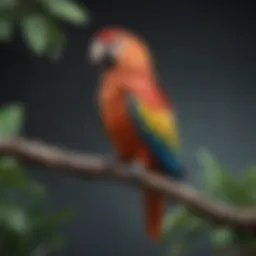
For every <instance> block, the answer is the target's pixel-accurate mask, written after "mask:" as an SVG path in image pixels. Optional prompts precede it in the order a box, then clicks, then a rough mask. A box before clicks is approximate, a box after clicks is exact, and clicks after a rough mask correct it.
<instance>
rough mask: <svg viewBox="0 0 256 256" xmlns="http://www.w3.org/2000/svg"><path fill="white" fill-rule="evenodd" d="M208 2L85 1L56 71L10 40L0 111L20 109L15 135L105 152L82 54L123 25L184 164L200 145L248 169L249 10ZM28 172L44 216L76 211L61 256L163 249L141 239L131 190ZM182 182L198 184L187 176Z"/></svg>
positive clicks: (140, 254) (252, 125)
mask: <svg viewBox="0 0 256 256" xmlns="http://www.w3.org/2000/svg"><path fill="white" fill-rule="evenodd" d="M137 2H138V1H137ZM161 2H163V4H162V3H161ZM211 2H213V1H187V3H185V2H184V1H152V2H148V1H147V2H142V1H141V2H140V3H139V2H138V3H137V4H136V2H133V3H132V2H121V1H119V2H114V1H106V2H104V1H102V4H100V1H98V4H96V3H94V1H87V6H88V7H89V8H90V9H91V12H92V15H93V16H92V18H93V20H92V23H91V25H90V26H89V28H85V29H84V30H80V29H71V28H70V27H69V28H67V34H68V38H69V43H68V47H67V49H66V51H65V54H64V57H63V58H62V59H61V60H60V61H59V62H58V63H56V64H52V65H50V64H49V63H48V61H47V60H44V59H37V58H36V57H33V56H31V55H30V53H28V52H27V50H26V48H25V46H24V45H23V44H22V43H20V42H19V40H18V39H17V40H16V41H15V42H14V43H13V45H9V46H1V48H0V54H1V55H0V56H1V59H0V60H1V83H0V84H1V92H0V102H1V103H4V102H7V101H10V100H21V101H22V102H24V103H26V106H27V111H28V112H27V122H26V127H25V134H26V135H28V136H30V137H33V138H38V139H41V140H44V141H46V142H49V143H53V144H57V145H59V146H65V147H68V148H70V149H76V150H85V151H90V152H97V153H104V154H105V153H108V152H110V151H111V147H110V145H109V143H108V141H107V139H106V138H105V135H104V133H103V132H102V129H101V126H100V122H99V119H98V115H97V108H96V104H95V93H96V72H95V71H94V70H92V69H91V67H89V65H88V63H87V60H86V45H87V41H88V39H89V36H90V34H91V33H92V32H93V31H94V30H95V29H97V28H98V27H100V26H102V25H109V24H110V25H112V24H114V25H116V24H117V25H122V26H126V27H128V28H132V29H134V30H136V31H137V32H139V33H140V34H142V35H143V36H144V37H145V38H146V39H147V40H148V42H149V43H150V45H151V47H152V49H153V51H154V55H155V57H156V60H157V64H158V71H159V74H160V76H161V80H162V84H163V87H165V89H166V90H167V91H168V93H169V94H170V95H171V96H172V98H173V100H174V101H175V105H176V108H177V111H178V117H179V123H180V129H181V135H182V140H183V145H184V151H183V158H184V162H185V164H186V165H187V166H189V168H190V169H191V170H192V171H193V170H196V169H197V163H196V158H195V157H196V150H197V149H198V148H199V147H201V146H206V147H208V148H209V149H211V150H212V151H213V153H215V154H216V155H217V157H218V158H219V159H220V160H221V161H223V162H225V163H226V164H227V165H228V166H229V167H230V168H232V170H233V171H234V172H237V171H239V169H241V168H243V167H245V166H247V165H250V164H252V163H254V162H255V142H256V139H255V131H256V121H255V117H256V108H255V97H256V89H255V88H256V87H255V84H256V75H255V74H256V73H255V65H256V51H255V45H256V40H255V35H256V33H255V17H254V13H255V9H254V8H253V7H252V5H246V4H245V2H244V1H236V2H233V3H232V2H231V1H229V3H228V2H227V1H217V2H216V1H215V4H214V5H213V4H210V3H211ZM218 2H219V3H218ZM31 173H32V176H33V177H35V178H36V179H38V180H40V181H41V182H42V183H43V184H45V185H46V186H47V188H48V194H49V197H48V207H49V208H57V207H59V206H62V205H71V206H74V207H75V208H76V209H77V214H76V217H75V218H74V219H73V221H72V223H71V224H69V225H67V226H65V227H64V228H63V230H64V235H65V237H66V245H65V248H64V252H63V253H62V255H68V256H74V255H77V256H80V255H81V256H82V255H90V256H101V255H102V256H103V255H104V256H105V255H116V256H131V255H133V256H144V255H146V256H156V255H159V256H160V255H165V252H166V249H165V248H162V247H161V246H158V245H155V244H152V243H150V242H149V241H148V240H147V238H146V236H145V234H144V230H143V219H142V218H143V216H142V209H141V203H140V198H139V196H138V191H137V190H136V189H134V188H130V187H128V186H123V185H119V184H109V183H106V182H96V181H95V182H94V181H88V182H85V181H80V180H77V179H75V178H70V177H64V176H61V175H58V174H54V173H50V172H44V171H42V170H41V169H39V168H36V169H33V171H32V172H31ZM190 178H191V179H192V180H197V179H198V177H196V176H195V175H194V174H193V172H191V173H190ZM208 250H209V249H208V246H207V244H202V245H201V246H199V248H198V249H197V250H196V251H195V252H193V253H192V252H191V254H190V255H198V254H199V253H202V255H209V251H208Z"/></svg>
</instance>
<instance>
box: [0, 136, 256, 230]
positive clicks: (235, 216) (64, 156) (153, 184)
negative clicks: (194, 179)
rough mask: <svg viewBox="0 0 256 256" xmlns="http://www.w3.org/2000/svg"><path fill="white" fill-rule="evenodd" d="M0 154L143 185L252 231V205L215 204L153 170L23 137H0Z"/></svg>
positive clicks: (255, 225) (255, 218)
mask: <svg viewBox="0 0 256 256" xmlns="http://www.w3.org/2000/svg"><path fill="white" fill-rule="evenodd" d="M0 155H12V156H15V157H18V158H21V159H22V160H24V161H26V162H27V163H33V164H38V165H42V166H44V167H47V168H51V169H55V170H59V171H61V172H65V173H68V174H71V175H78V176H79V177H81V178H84V179H87V178H97V177H98V178H111V179H117V180H122V181H126V182H130V183H131V184H134V185H136V186H142V187H147V188H149V189H151V190H154V191H156V192H158V193H160V194H163V195H164V196H165V197H167V198H169V199H170V200H175V201H177V202H179V203H182V204H184V205H185V206H186V207H188V208H189V209H190V210H192V211H193V212H195V213H196V214H197V215H199V216H201V217H202V218H206V219H207V220H208V221H211V222H214V223H215V224H217V225H224V226H231V227H234V228H238V229H246V230H252V231H256V207H253V208H251V209H246V208H244V209H242V208H237V207H235V206H228V205H225V204H222V203H216V202H214V201H212V200H211V199H210V198H206V197H205V196H204V195H202V194H200V193H199V192H198V191H196V190H195V189H194V188H192V187H189V186H187V185H185V184H182V183H178V182H176V181H173V180H170V179H166V178H165V177H163V176H161V175H159V174H156V173H155V172H142V173H141V174H135V173H133V172H131V171H130V170H128V169H127V167H125V166H124V165H122V164H120V163H116V166H113V168H112V169H111V170H108V166H109V164H108V159H105V158H103V157H100V156H97V155H91V154H79V153H74V152H71V151H66V150H64V149H60V148H58V147H54V146H50V145H46V144H44V143H41V142H36V141H31V140H27V139H23V138H16V139H13V140H0Z"/></svg>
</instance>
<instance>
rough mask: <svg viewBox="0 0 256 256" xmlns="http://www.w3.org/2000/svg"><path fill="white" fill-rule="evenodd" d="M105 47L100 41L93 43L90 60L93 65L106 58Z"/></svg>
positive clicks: (90, 49)
mask: <svg viewBox="0 0 256 256" xmlns="http://www.w3.org/2000/svg"><path fill="white" fill-rule="evenodd" d="M105 48H106V47H105V45H104V44H102V43H101V42H99V41H98V40H94V41H92V42H91V45H90V48H89V58H90V60H91V61H92V62H93V63H98V62H100V61H101V59H102V58H103V57H104V54H105V51H106V49H105Z"/></svg>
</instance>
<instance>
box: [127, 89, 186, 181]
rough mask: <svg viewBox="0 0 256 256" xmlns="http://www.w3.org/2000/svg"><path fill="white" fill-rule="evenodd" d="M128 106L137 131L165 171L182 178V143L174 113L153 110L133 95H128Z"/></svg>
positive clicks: (164, 110)
mask: <svg viewBox="0 0 256 256" xmlns="http://www.w3.org/2000/svg"><path fill="white" fill-rule="evenodd" d="M127 106H128V113H129V115H130V118H131V120H132V122H133V124H134V126H135V129H136V130H137V132H138V134H139V136H140V137H141V139H142V140H143V141H144V143H145V144H146V145H147V146H148V147H149V149H150V151H151V152H152V153H153V155H154V156H155V157H156V158H157V159H158V161H159V163H160V165H161V167H162V168H163V171H164V172H165V173H166V174H169V175H171V176H172V177H174V178H175V177H176V178H181V176H182V173H181V169H180V164H179V160H178V156H177V154H178V151H179V145H180V143H179V136H178V132H177V129H176V122H175V116H174V113H172V111H171V110H169V109H163V108H158V109H157V108H152V107H150V105H149V104H147V103H146V102H143V101H142V100H141V99H139V98H138V97H136V96H135V95H133V94H129V95H127Z"/></svg>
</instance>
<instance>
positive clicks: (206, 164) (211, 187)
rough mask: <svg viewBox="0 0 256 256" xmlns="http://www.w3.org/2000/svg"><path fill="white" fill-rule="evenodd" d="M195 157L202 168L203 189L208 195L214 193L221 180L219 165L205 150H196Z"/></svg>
mask: <svg viewBox="0 0 256 256" xmlns="http://www.w3.org/2000/svg"><path fill="white" fill-rule="evenodd" d="M197 156H198V160H199V162H200V164H201V166H202V171H203V182H204V189H205V190H206V191H207V192H208V193H215V192H216V191H217V190H218V189H219V187H220V181H221V179H222V178H223V175H222V174H223V173H222V170H221V168H220V165H219V163H218V162H217V161H216V159H215V158H214V156H213V155H212V154H211V153H210V152H209V151H208V150H206V149H200V150H198V152H197Z"/></svg>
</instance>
